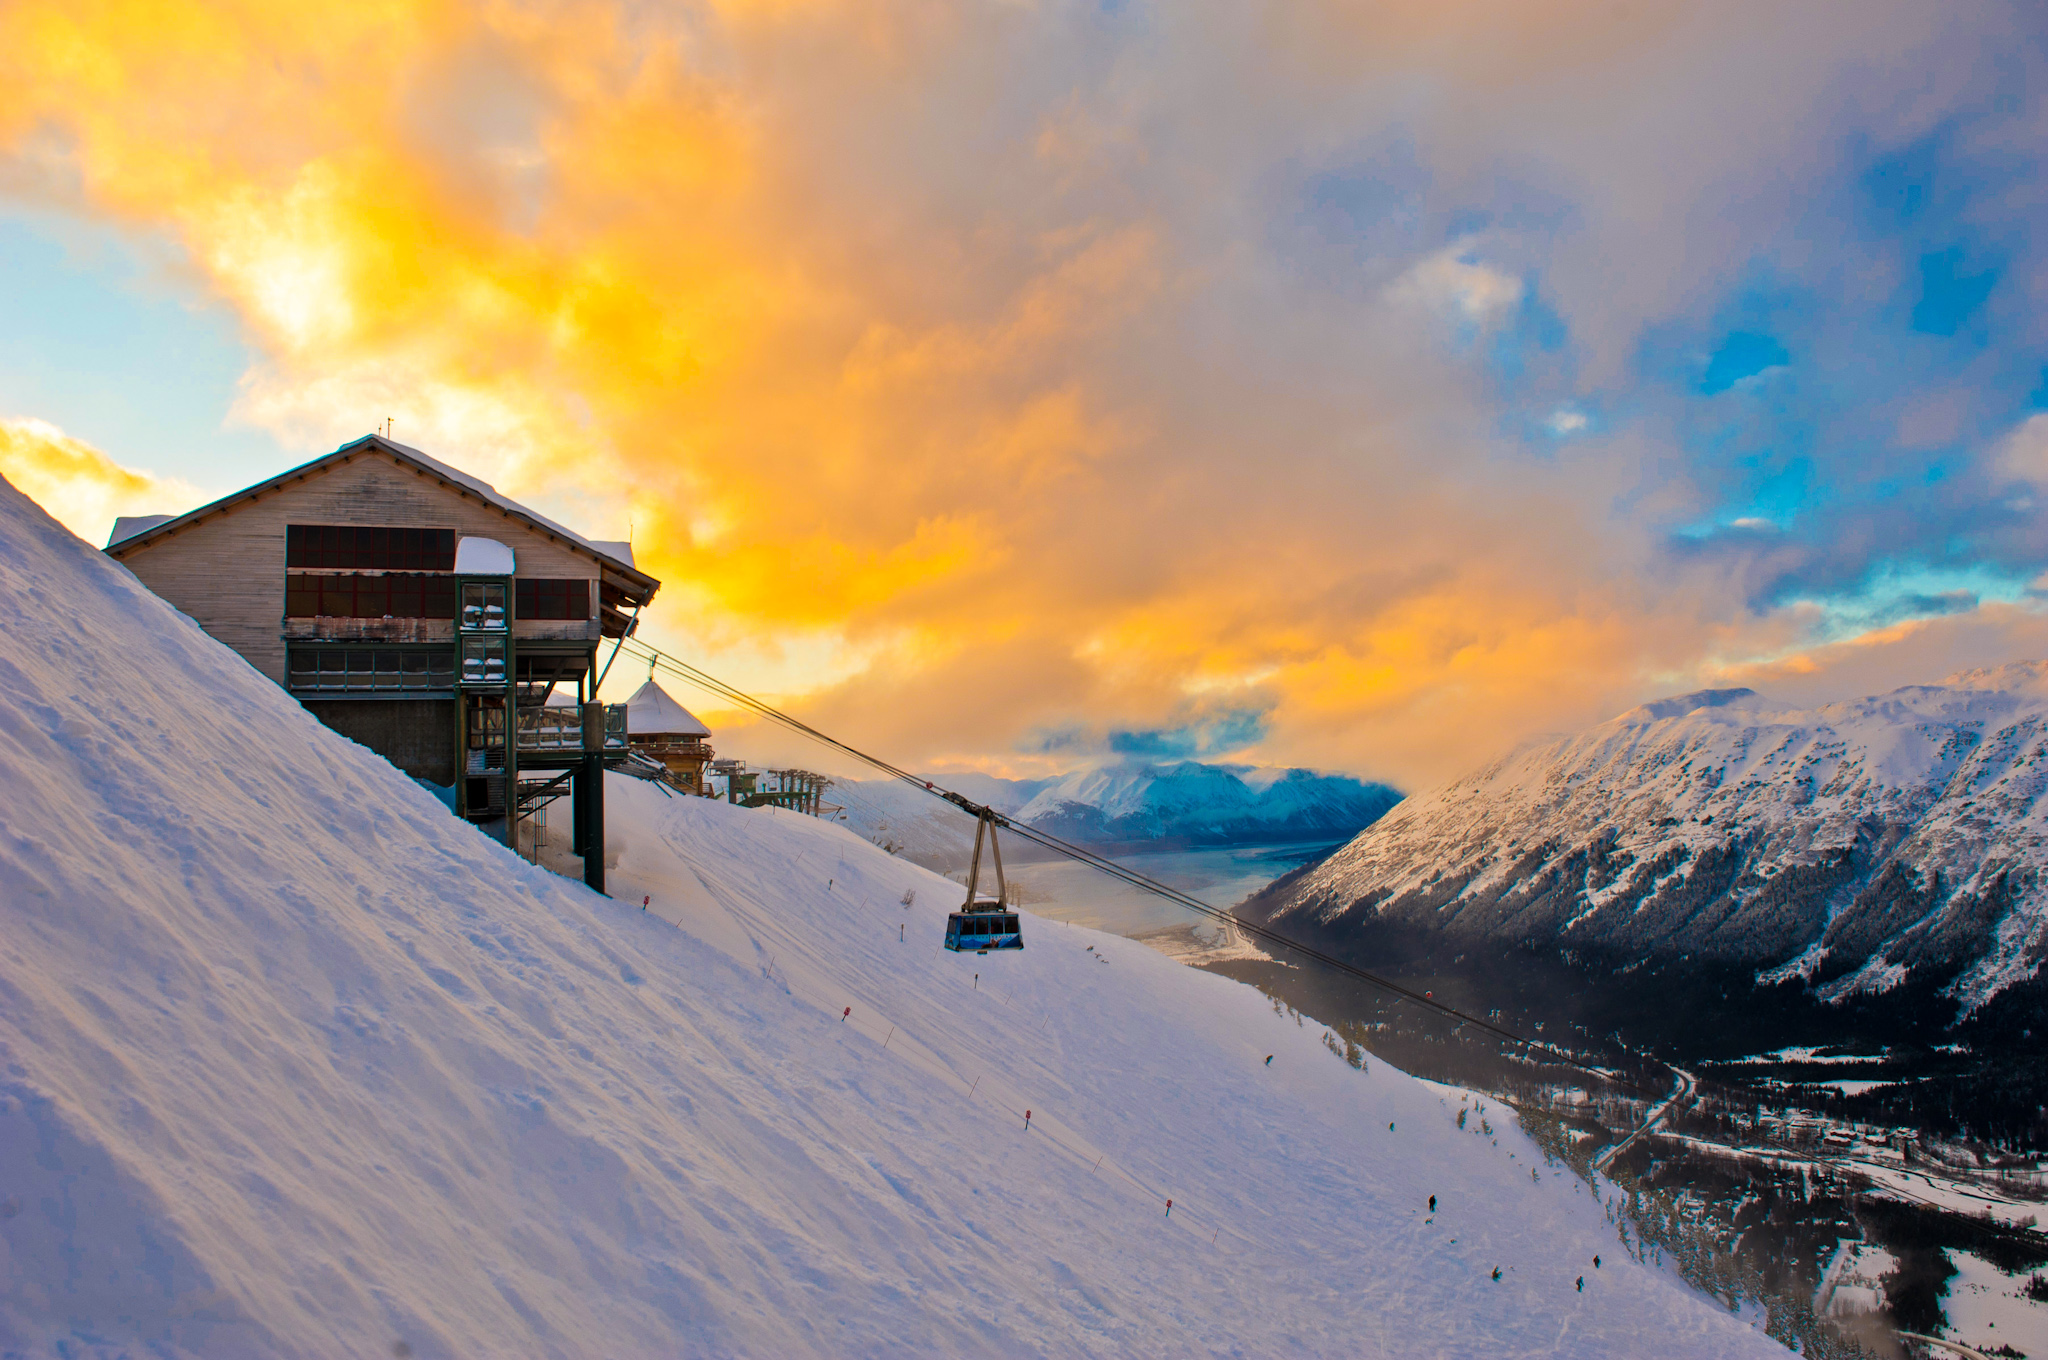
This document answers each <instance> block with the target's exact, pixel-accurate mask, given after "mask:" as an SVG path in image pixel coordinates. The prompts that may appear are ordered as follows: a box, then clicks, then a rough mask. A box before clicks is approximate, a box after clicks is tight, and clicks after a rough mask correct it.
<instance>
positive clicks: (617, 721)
mask: <svg viewBox="0 0 2048 1360" xmlns="http://www.w3.org/2000/svg"><path fill="white" fill-rule="evenodd" d="M625 747H626V706H625V705H624V704H606V705H605V706H604V748H605V749H606V750H607V751H622V750H624V749H625ZM519 749H520V750H522V751H580V750H582V749H583V712H582V710H581V709H576V708H522V709H520V710H519Z"/></svg>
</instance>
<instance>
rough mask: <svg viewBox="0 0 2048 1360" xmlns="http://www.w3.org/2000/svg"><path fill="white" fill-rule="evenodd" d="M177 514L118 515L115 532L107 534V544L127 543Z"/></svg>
mask: <svg viewBox="0 0 2048 1360" xmlns="http://www.w3.org/2000/svg"><path fill="white" fill-rule="evenodd" d="M176 518H177V516H176V515H116V516H114V532H112V533H111V534H108V535H107V546H108V547H109V548H111V547H113V546H114V545H115V544H116V543H125V542H127V541H128V540H129V539H131V538H133V537H135V536H136V535H137V534H142V533H148V532H149V531H150V530H151V529H154V528H156V526H157V525H159V524H169V523H170V522H171V521H172V520H174V519H176Z"/></svg>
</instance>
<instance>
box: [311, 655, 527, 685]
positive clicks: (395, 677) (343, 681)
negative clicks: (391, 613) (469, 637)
mask: <svg viewBox="0 0 2048 1360" xmlns="http://www.w3.org/2000/svg"><path fill="white" fill-rule="evenodd" d="M500 664H501V665H502V662H501V663H500ZM290 665H291V672H290V674H291V686H292V688H293V689H294V690H310V691H315V692H324V693H358V694H360V693H374V692H376V691H378V690H430V689H443V690H445V689H453V688H454V687H455V653H454V652H453V651H452V650H450V649H449V648H446V647H434V648H423V647H415V648H398V647H380V648H377V649H376V650H374V651H373V650H371V649H370V648H367V647H351V648H347V649H342V648H313V647H294V648H292V650H291V663H290Z"/></svg>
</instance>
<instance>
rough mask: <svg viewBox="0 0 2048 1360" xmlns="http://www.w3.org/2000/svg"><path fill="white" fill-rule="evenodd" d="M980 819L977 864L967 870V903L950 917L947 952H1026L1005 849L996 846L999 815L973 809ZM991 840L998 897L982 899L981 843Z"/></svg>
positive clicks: (990, 850)
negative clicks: (1005, 873)
mask: <svg viewBox="0 0 2048 1360" xmlns="http://www.w3.org/2000/svg"><path fill="white" fill-rule="evenodd" d="M973 810H974V811H975V812H976V813H977V814H978V816H979V820H978V821H977V822H976V824H975V827H974V863H973V864H972V865H971V866H970V867H969V868H968V870H967V901H966V902H965V903H963V904H962V905H961V908H960V910H958V911H956V912H954V913H952V914H951V915H949V916H948V917H946V948H948V949H951V950H954V951H956V952H960V953H965V952H966V951H967V950H970V949H971V950H973V951H974V952H975V953H977V954H986V953H988V951H989V950H991V949H1022V948H1023V947H1024V932H1023V931H1022V930H1021V929H1020V928H1019V925H1018V921H1017V913H1016V911H1015V910H1014V909H1013V907H1012V904H1011V902H1010V891H1009V884H1008V883H1006V882H1004V880H1003V848H1002V847H1001V846H1000V845H998V844H996V815H995V813H994V812H992V811H990V810H989V809H988V808H985V807H975V808H974V809H973ZM984 837H986V838H987V840H988V849H989V856H990V858H991V859H992V860H993V861H994V862H995V871H996V895H995V896H994V897H992V898H989V897H982V896H981V895H980V889H981V843H982V839H983V838H984Z"/></svg>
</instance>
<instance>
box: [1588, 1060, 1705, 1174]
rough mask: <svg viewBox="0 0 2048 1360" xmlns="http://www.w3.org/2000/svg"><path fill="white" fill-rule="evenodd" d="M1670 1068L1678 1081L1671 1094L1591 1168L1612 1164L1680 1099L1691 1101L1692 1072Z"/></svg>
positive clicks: (1597, 1158)
mask: <svg viewBox="0 0 2048 1360" xmlns="http://www.w3.org/2000/svg"><path fill="white" fill-rule="evenodd" d="M1671 1070H1672V1071H1673V1072H1675V1073H1677V1074H1678V1082H1677V1084H1676V1085H1675V1086H1673V1087H1672V1088H1671V1094H1670V1095H1668V1096H1666V1097H1665V1098H1664V1103H1663V1104H1662V1105H1659V1106H1658V1107H1657V1108H1656V1109H1654V1110H1652V1111H1650V1113H1649V1116H1648V1118H1646V1119H1644V1120H1643V1123H1642V1127H1640V1128H1638V1129H1637V1130H1636V1131H1635V1132H1634V1133H1632V1134H1630V1135H1629V1136H1628V1137H1626V1138H1624V1139H1622V1140H1621V1141H1620V1142H1619V1143H1616V1144H1615V1145H1614V1146H1613V1147H1611V1148H1609V1149H1607V1151H1605V1152H1603V1153H1601V1154H1600V1155H1599V1156H1598V1157H1596V1158H1594V1159H1593V1169H1594V1170H1595V1171H1605V1170H1606V1169H1607V1168H1608V1167H1609V1166H1610V1165H1612V1164H1613V1161H1614V1159H1615V1158H1616V1157H1619V1156H1620V1155H1621V1154H1622V1153H1623V1152H1624V1151H1626V1150H1627V1148H1628V1145H1629V1144H1630V1143H1633V1142H1635V1140H1636V1139H1638V1138H1640V1137H1642V1136H1643V1135H1644V1134H1646V1133H1648V1132H1649V1131H1650V1130H1651V1129H1654V1128H1656V1127H1657V1125H1658V1124H1659V1123H1661V1122H1663V1119H1664V1116H1665V1115H1667V1114H1669V1113H1671V1110H1672V1107H1673V1106H1675V1105H1677V1104H1679V1103H1680V1102H1681V1101H1683V1102H1686V1103H1690V1102H1691V1100H1692V1093H1693V1091H1694V1090H1696V1089H1697V1087H1696V1086H1695V1084H1694V1082H1693V1079H1692V1073H1690V1072H1688V1071H1686V1070H1685V1069H1684V1068H1681V1067H1674V1068H1672V1069H1671Z"/></svg>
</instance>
